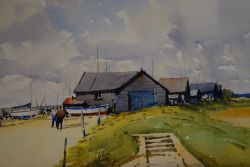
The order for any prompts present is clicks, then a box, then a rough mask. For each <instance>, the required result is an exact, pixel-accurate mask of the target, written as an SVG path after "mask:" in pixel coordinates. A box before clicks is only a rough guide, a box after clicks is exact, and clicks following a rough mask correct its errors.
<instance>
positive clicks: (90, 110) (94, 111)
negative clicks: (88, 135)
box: [64, 104, 109, 116]
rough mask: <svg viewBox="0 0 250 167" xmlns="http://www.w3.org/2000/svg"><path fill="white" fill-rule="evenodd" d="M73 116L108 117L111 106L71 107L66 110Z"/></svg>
mask: <svg viewBox="0 0 250 167" xmlns="http://www.w3.org/2000/svg"><path fill="white" fill-rule="evenodd" d="M64 109H65V111H67V112H68V113H69V114H70V115H71V116H81V113H83V115H84V116H91V115H98V114H99V113H100V115H107V114H108V109H109V104H103V105H95V106H90V107H82V106H69V107H65V108H64Z"/></svg>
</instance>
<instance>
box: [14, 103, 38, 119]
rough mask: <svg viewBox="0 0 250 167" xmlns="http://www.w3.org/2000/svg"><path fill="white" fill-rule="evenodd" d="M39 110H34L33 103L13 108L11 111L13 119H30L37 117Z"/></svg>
mask: <svg viewBox="0 0 250 167" xmlns="http://www.w3.org/2000/svg"><path fill="white" fill-rule="evenodd" d="M38 113H39V110H37V109H32V108H31V103H27V104H25V105H21V106H16V107H12V108H11V110H10V117H11V118H12V119H30V118H33V117H35V116H37V115H38Z"/></svg>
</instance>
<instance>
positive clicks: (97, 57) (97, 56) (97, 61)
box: [96, 47, 99, 73]
mask: <svg viewBox="0 0 250 167" xmlns="http://www.w3.org/2000/svg"><path fill="white" fill-rule="evenodd" d="M96 52H97V53H96V63H97V73H99V60H98V59H99V55H98V47H97V50H96Z"/></svg>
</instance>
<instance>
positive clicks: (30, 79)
mask: <svg viewBox="0 0 250 167" xmlns="http://www.w3.org/2000/svg"><path fill="white" fill-rule="evenodd" d="M31 82H32V79H31V74H30V103H31V106H32V85H31V84H32V83H31ZM30 109H31V107H30Z"/></svg>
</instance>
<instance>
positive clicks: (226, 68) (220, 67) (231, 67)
mask: <svg viewBox="0 0 250 167" xmlns="http://www.w3.org/2000/svg"><path fill="white" fill-rule="evenodd" d="M218 69H220V70H225V71H234V70H238V68H237V67H236V66H234V65H231V66H219V67H218Z"/></svg>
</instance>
